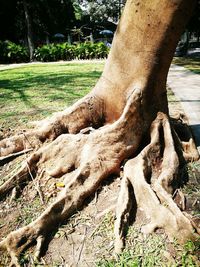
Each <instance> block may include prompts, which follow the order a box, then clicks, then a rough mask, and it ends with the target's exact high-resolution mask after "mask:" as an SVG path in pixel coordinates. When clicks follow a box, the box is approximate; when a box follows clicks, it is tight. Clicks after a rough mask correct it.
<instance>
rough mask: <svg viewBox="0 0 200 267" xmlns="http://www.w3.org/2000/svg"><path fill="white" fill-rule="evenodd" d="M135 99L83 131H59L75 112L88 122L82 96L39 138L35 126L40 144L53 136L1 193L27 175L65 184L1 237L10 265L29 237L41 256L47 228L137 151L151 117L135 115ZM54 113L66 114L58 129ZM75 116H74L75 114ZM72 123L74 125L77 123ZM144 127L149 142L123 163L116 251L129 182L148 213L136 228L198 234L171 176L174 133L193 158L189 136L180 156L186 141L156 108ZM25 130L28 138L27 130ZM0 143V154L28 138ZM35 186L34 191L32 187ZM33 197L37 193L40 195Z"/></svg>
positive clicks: (181, 236)
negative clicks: (52, 198)
mask: <svg viewBox="0 0 200 267" xmlns="http://www.w3.org/2000/svg"><path fill="white" fill-rule="evenodd" d="M86 99H87V98H86ZM94 99H95V98H93V100H94ZM141 99H142V94H141V91H140V90H134V91H133V92H132V93H131V94H130V96H129V98H128V100H127V104H126V106H125V108H124V112H123V113H122V115H121V117H120V118H119V119H118V120H117V121H116V122H114V123H113V124H110V125H105V126H103V127H101V128H99V129H97V130H94V131H92V132H90V133H89V134H83V133H77V134H61V135H59V134H60V133H63V132H65V131H66V129H68V130H67V132H70V131H69V129H73V131H74V132H75V133H76V132H78V131H79V130H80V129H78V128H77V127H75V126H74V127H72V126H71V127H69V125H70V123H73V121H74V116H75V117H76V118H81V121H82V122H84V123H81V128H86V126H87V127H88V126H90V125H91V124H92V122H91V120H88V112H84V113H80V110H82V105H85V102H84V104H83V102H82V101H80V102H79V104H77V103H76V104H75V106H74V107H72V108H70V110H69V111H67V112H66V114H67V115H66V114H65V115H64V117H63V116H61V115H60V114H59V115H58V116H55V117H54V118H53V119H52V120H53V124H52V120H46V122H48V123H47V124H45V128H39V132H40V135H39V137H38V130H36V131H33V138H35V140H39V141H40V142H43V141H44V140H46V139H47V138H48V139H49V140H52V139H55V138H56V137H57V135H59V136H58V137H57V138H56V139H55V140H54V141H52V142H51V143H50V144H47V145H43V146H42V147H41V148H40V149H38V150H37V151H35V152H34V153H33V154H32V155H31V156H30V157H28V158H27V160H26V161H25V163H24V165H23V166H22V167H21V169H20V170H19V171H18V172H17V173H16V174H14V175H13V176H11V177H10V178H9V179H8V180H7V181H6V182H5V183H4V184H3V185H2V186H0V195H1V197H3V196H5V195H6V194H7V193H8V192H9V191H10V190H12V189H13V188H15V187H16V186H18V185H20V184H22V183H24V182H25V181H27V180H28V179H30V178H31V179H32V180H33V181H40V179H41V180H42V181H43V183H44V182H45V181H48V179H55V178H59V179H61V182H60V183H61V184H62V185H63V187H64V188H63V190H62V192H61V193H60V194H59V196H58V197H57V199H56V200H55V201H54V202H53V204H51V205H50V206H49V207H48V208H47V209H46V210H45V211H44V212H43V213H42V214H41V215H40V217H39V218H37V219H36V220H34V221H33V222H31V223H30V224H28V225H27V226H25V227H23V228H20V229H18V230H16V231H13V232H11V233H10V234H9V235H8V236H7V237H6V238H5V239H4V240H3V241H1V243H0V248H1V249H5V250H7V252H8V253H9V255H10V257H11V265H14V266H20V264H19V256H20V254H21V253H22V252H23V251H24V250H25V249H27V248H28V247H29V246H30V245H31V244H34V243H36V251H35V256H36V257H40V254H41V249H42V247H43V245H44V243H45V242H46V239H47V238H48V236H49V234H50V233H51V232H52V231H54V230H55V229H56V228H57V227H59V225H61V224H62V223H63V222H64V221H66V219H67V218H69V217H70V216H71V215H72V214H73V213H74V212H76V210H77V209H78V208H79V207H81V206H82V205H83V202H84V201H85V199H86V198H87V197H88V196H90V195H91V194H93V193H94V192H95V191H96V190H97V188H98V187H99V185H100V184H101V183H102V181H103V180H105V179H106V178H108V177H109V176H110V175H113V174H117V175H118V174H119V173H120V167H121V166H122V164H123V162H124V160H127V159H128V158H130V157H133V156H135V155H136V153H137V150H138V147H139V144H140V143H141V140H142V138H143V136H144V134H145V133H146V132H147V129H148V125H150V123H151V122H150V121H147V120H145V118H144V117H143V116H141V111H142V106H141V103H142V101H141ZM90 100H91V99H90ZM87 105H88V102H87ZM98 105H99V102H98V104H97V103H96V106H98ZM72 110H73V112H72ZM83 110H85V109H83ZM90 110H92V109H90ZM99 110H101V109H99ZM91 112H92V111H91ZM94 114H95V117H94V118H95V120H93V124H94V125H97V124H95V122H97V121H98V122H100V121H102V117H103V116H102V112H100V113H99V112H98V113H97V112H96V111H95V113H94ZM97 114H98V116H99V118H98V116H97ZM99 114H101V116H100V115H99ZM62 115H63V114H62ZM90 115H91V114H90ZM71 116H72V117H71ZM61 117H62V119H63V118H65V120H64V122H66V124H65V127H63V122H62V124H60V123H61V121H62V120H61V119H60V118H61ZM72 118H73V120H72ZM77 121H78V122H80V120H77ZM77 121H75V122H74V125H77ZM56 122H58V123H56ZM47 125H48V127H47ZM55 125H56V129H57V130H56V131H55V127H54V126H55ZM67 125H68V126H67ZM50 126H51V127H50ZM49 127H50V128H49ZM47 128H48V131H47ZM42 129H43V131H44V132H42ZM49 129H51V130H49ZM52 129H54V130H52ZM63 129H64V130H63ZM74 129H75V130H74ZM77 129H78V130H77ZM133 129H134V130H133ZM73 131H72V132H73ZM149 131H150V139H151V142H150V144H149V145H147V146H146V147H145V148H143V149H142V151H141V152H140V153H139V155H138V156H136V157H135V158H134V159H131V160H128V162H127V163H126V164H125V166H124V177H123V179H122V186H121V191H120V195H119V200H118V205H117V220H116V223H115V235H116V245H115V251H116V253H120V252H121V250H122V249H123V246H124V226H125V223H126V222H127V221H128V217H129V213H130V211H131V207H132V204H133V199H132V198H131V195H130V188H133V191H134V195H135V199H136V203H137V206H138V207H141V208H142V209H144V211H145V213H146V214H148V216H149V217H150V218H151V222H150V223H149V224H148V225H146V226H145V227H143V228H142V232H144V233H145V234H148V233H151V232H152V231H154V230H155V229H156V228H163V229H164V230H165V232H166V234H167V235H168V236H169V238H170V239H173V238H176V239H178V241H179V242H185V241H186V240H188V239H192V240H193V239H196V238H198V237H199V236H198V232H199V229H198V227H196V225H195V224H194V223H193V222H192V221H191V220H190V219H188V218H187V216H185V215H184V214H183V213H182V212H181V211H180V209H179V208H178V207H177V205H176V204H175V203H174V201H173V198H172V194H173V192H174V190H175V187H176V186H177V184H178V183H177V182H176V181H177V177H178V168H179V156H178V154H177V152H176V149H175V146H174V141H173V140H174V139H176V141H177V143H178V144H179V145H178V146H177V150H178V153H179V154H182V156H184V155H185V156H186V155H187V158H189V156H190V155H191V157H192V158H194V157H196V156H197V154H196V150H195V148H194V146H193V145H190V143H189V142H188V145H187V151H186V152H187V154H184V153H185V152H184V149H185V146H184V145H183V144H182V143H181V142H180V140H179V138H178V136H177V134H176V133H175V132H174V133H172V130H171V126H170V123H169V119H168V117H167V116H166V115H165V114H163V113H158V115H157V118H156V119H155V120H154V122H153V123H152V125H151V127H150V130H149ZM36 132H37V134H35V133H36ZM47 132H48V134H47ZM55 132H56V134H55ZM50 133H51V134H50ZM52 133H53V134H52ZM29 135H30V136H31V133H30V134H29ZM41 136H45V139H41ZM18 144H22V145H18ZM35 144H36V147H37V145H38V143H37V142H35ZM1 145H2V147H3V155H4V156H7V155H8V154H9V153H16V152H17V151H19V150H23V149H27V142H25V141H24V137H22V136H18V137H14V138H11V139H7V140H5V141H4V140H3V141H1ZM40 145H41V144H40ZM15 146H16V148H15ZM182 152H184V153H182ZM35 177H36V178H35ZM37 191H38V194H39V195H40V194H41V192H40V190H39V188H38V190H37ZM40 197H41V199H42V194H41V195H40ZM166 218H167V219H166ZM194 230H195V231H196V232H195V233H194Z"/></svg>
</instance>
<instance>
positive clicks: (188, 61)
mask: <svg viewBox="0 0 200 267" xmlns="http://www.w3.org/2000/svg"><path fill="white" fill-rule="evenodd" d="M172 63H174V64H177V65H180V66H183V67H185V68H186V69H189V70H191V71H192V72H194V73H197V74H200V58H188V57H175V58H174V59H173V61H172Z"/></svg>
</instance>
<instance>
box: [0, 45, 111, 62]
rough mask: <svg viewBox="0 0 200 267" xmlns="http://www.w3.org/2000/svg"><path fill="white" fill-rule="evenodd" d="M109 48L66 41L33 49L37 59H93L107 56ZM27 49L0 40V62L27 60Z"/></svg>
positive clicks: (45, 60)
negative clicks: (72, 43)
mask: <svg viewBox="0 0 200 267" xmlns="http://www.w3.org/2000/svg"><path fill="white" fill-rule="evenodd" d="M108 52H109V48H108V47H107V46H106V45H105V44H104V43H102V42H100V43H91V42H85V43H79V44H76V45H70V44H68V43H61V44H49V45H43V46H41V47H38V48H36V49H35V51H34V58H35V59H36V60H38V61H44V62H47V61H58V60H72V59H94V58H105V57H107V55H108ZM28 60H29V57H28V49H27V48H25V47H23V46H21V45H17V44H15V43H12V42H10V41H4V42H2V41H0V62H1V63H18V62H27V61H28Z"/></svg>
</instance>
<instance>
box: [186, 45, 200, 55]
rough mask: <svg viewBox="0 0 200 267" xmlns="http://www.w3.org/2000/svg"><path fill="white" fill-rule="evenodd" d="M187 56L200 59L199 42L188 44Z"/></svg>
mask: <svg viewBox="0 0 200 267" xmlns="http://www.w3.org/2000/svg"><path fill="white" fill-rule="evenodd" d="M187 56H193V57H200V42H191V43H189V46H188V49H187Z"/></svg>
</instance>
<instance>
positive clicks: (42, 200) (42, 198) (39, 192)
mask: <svg viewBox="0 0 200 267" xmlns="http://www.w3.org/2000/svg"><path fill="white" fill-rule="evenodd" d="M24 136H25V135H24ZM25 137H26V136H25ZM25 146H26V144H25V142H24V147H25ZM25 156H26V154H25ZM26 165H27V168H28V173H29V175H30V177H31V179H32V181H33V184H34V186H35V189H36V191H37V192H38V195H39V198H40V201H41V203H42V204H43V205H44V204H45V203H44V197H43V193H42V191H41V189H40V185H39V181H38V183H36V182H35V180H34V178H33V175H32V173H31V170H30V167H29V164H28V162H27V156H26ZM43 173H44V170H43V171H42V172H41V174H40V176H39V178H41V176H42V175H43Z"/></svg>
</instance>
